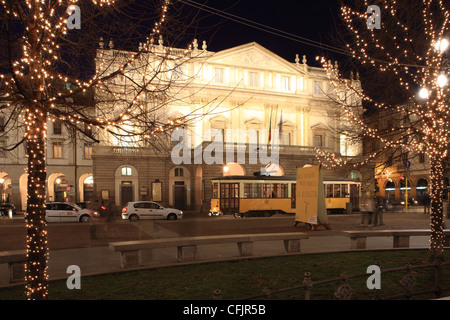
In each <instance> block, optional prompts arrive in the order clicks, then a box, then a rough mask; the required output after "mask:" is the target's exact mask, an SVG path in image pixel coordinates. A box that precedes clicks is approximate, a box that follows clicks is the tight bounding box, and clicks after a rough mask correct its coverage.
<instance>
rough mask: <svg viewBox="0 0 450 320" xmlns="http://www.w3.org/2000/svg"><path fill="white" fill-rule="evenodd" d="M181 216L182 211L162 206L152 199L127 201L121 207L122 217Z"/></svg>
mask: <svg viewBox="0 0 450 320" xmlns="http://www.w3.org/2000/svg"><path fill="white" fill-rule="evenodd" d="M182 218H183V211H181V210H178V209H172V208H164V207H163V206H161V205H160V204H158V203H156V202H153V201H138V202H128V203H127V204H126V205H125V206H124V207H123V209H122V219H123V220H130V221H138V220H139V219H167V220H177V219H182Z"/></svg>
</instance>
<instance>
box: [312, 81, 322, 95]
mask: <svg viewBox="0 0 450 320" xmlns="http://www.w3.org/2000/svg"><path fill="white" fill-rule="evenodd" d="M314 93H315V94H321V93H322V86H321V84H320V81H314Z"/></svg>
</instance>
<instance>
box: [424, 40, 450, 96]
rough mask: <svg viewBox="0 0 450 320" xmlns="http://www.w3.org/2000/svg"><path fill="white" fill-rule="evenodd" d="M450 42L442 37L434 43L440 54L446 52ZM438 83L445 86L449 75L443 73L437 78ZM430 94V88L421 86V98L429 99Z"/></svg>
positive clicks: (441, 86)
mask: <svg viewBox="0 0 450 320" xmlns="http://www.w3.org/2000/svg"><path fill="white" fill-rule="evenodd" d="M449 45H450V43H449V41H448V40H447V39H440V40H438V41H436V43H435V44H434V48H435V49H436V51H438V52H439V54H441V55H442V54H444V52H445V51H446V50H447V48H448V47H449ZM436 82H437V85H438V86H439V87H440V88H443V87H445V86H446V85H447V84H448V77H447V75H446V74H445V73H443V72H442V73H441V74H440V75H439V76H438V77H437V79H436ZM428 96H429V92H428V89H426V88H421V89H420V90H419V98H421V99H428Z"/></svg>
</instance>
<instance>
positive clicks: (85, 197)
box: [78, 173, 94, 202]
mask: <svg viewBox="0 0 450 320" xmlns="http://www.w3.org/2000/svg"><path fill="white" fill-rule="evenodd" d="M78 190H79V198H80V202H93V201H94V176H93V175H92V173H85V174H83V175H81V176H80V179H79V180H78Z"/></svg>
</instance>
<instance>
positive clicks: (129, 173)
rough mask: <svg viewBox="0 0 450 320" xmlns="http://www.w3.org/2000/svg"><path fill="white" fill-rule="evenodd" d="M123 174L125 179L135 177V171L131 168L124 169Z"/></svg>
mask: <svg viewBox="0 0 450 320" xmlns="http://www.w3.org/2000/svg"><path fill="white" fill-rule="evenodd" d="M121 170H122V171H121V173H122V176H123V177H130V176H132V175H133V169H132V168H130V167H122V169H121Z"/></svg>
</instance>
